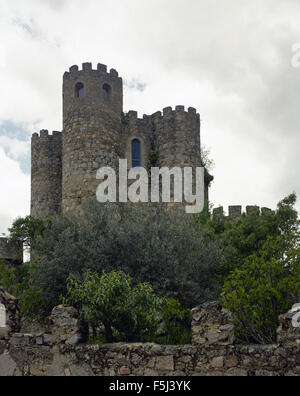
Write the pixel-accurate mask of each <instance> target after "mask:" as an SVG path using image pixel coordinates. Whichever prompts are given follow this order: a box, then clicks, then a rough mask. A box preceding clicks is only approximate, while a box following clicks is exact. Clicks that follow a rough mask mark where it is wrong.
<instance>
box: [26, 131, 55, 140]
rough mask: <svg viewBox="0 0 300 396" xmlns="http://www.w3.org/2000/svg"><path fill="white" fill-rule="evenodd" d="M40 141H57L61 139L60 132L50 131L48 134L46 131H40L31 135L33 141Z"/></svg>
mask: <svg viewBox="0 0 300 396" xmlns="http://www.w3.org/2000/svg"><path fill="white" fill-rule="evenodd" d="M41 139H48V140H50V141H51V140H52V139H55V140H59V139H62V132H59V131H52V134H50V133H49V131H48V130H47V129H42V130H40V132H39V133H37V132H35V133H33V134H32V140H33V141H39V140H41Z"/></svg>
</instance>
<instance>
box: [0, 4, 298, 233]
mask: <svg viewBox="0 0 300 396" xmlns="http://www.w3.org/2000/svg"><path fill="white" fill-rule="evenodd" d="M299 20H300V2H299V0H276V1H274V0H252V1H249V0H114V1H112V0H26V1H24V0H0V82H1V84H0V94H1V99H0V183H1V195H0V232H2V233H4V232H6V229H7V227H8V226H9V225H10V224H11V222H12V220H13V219H14V218H16V217H17V216H23V215H25V214H29V207H30V137H31V134H32V133H34V132H36V131H39V130H40V129H49V130H51V131H52V130H61V129H62V98H61V85H62V75H63V73H64V71H66V70H68V68H69V66H71V65H73V64H78V65H80V64H81V63H83V62H87V61H89V62H93V65H94V67H96V64H97V63H98V62H100V63H104V64H106V65H108V67H109V68H115V69H117V70H118V72H119V74H120V75H121V76H122V77H123V79H124V84H125V89H124V110H125V111H127V110H138V112H139V116H142V115H143V114H152V113H154V112H156V111H158V110H161V109H162V108H164V107H166V106H175V105H185V106H186V107H189V106H193V107H196V108H197V110H198V111H199V112H200V114H201V119H202V131H201V136H202V143H203V144H204V145H205V146H206V147H209V148H211V157H212V158H213V159H214V161H215V168H214V171H213V174H214V176H215V181H214V183H213V185H212V188H211V201H212V203H213V204H214V205H215V206H219V205H223V206H224V207H227V206H228V205H236V204H242V205H243V206H245V205H254V204H257V205H259V206H268V207H270V208H275V206H276V203H277V202H278V201H279V200H281V199H282V198H284V197H285V196H286V195H288V194H290V193H291V192H293V191H296V192H297V193H298V195H299V196H300V178H299V176H298V171H299V164H300V158H299V147H300V111H299V110H300V68H295V67H293V66H292V62H291V59H292V56H293V53H292V46H293V45H294V44H295V43H300V23H299ZM298 208H300V206H298Z"/></svg>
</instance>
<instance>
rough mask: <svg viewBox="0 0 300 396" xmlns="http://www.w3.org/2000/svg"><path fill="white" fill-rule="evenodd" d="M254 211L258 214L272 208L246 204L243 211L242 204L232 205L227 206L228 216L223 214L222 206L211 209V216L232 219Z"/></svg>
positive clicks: (269, 210)
mask: <svg viewBox="0 0 300 396" xmlns="http://www.w3.org/2000/svg"><path fill="white" fill-rule="evenodd" d="M254 211H255V212H256V213H257V214H259V215H263V214H264V213H268V212H272V210H271V209H269V208H260V207H259V206H255V205H251V206H246V208H245V211H243V207H242V205H234V206H228V216H225V214H224V208H223V206H220V207H218V208H215V209H213V216H214V217H228V218H230V219H232V220H238V219H239V218H240V217H242V215H243V214H245V215H249V214H251V213H253V212H254Z"/></svg>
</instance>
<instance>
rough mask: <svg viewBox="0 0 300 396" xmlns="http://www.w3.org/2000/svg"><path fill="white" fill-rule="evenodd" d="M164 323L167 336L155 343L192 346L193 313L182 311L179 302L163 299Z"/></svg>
mask: <svg viewBox="0 0 300 396" xmlns="http://www.w3.org/2000/svg"><path fill="white" fill-rule="evenodd" d="M162 321H163V324H164V326H165V329H166V334H167V335H166V336H165V337H161V338H156V339H155V340H153V341H156V342H157V343H161V344H166V345H170V344H173V345H186V344H191V342H192V339H191V338H192V337H191V336H192V334H191V311H190V310H189V309H182V307H181V305H180V303H179V301H177V300H174V299H172V298H164V299H162Z"/></svg>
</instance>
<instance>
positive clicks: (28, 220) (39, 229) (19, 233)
mask: <svg viewBox="0 0 300 396" xmlns="http://www.w3.org/2000/svg"><path fill="white" fill-rule="evenodd" d="M50 223H51V219H50V218H49V217H48V218H45V219H42V218H38V217H33V216H26V217H25V218H18V219H16V220H15V221H14V222H13V225H12V227H11V228H10V229H9V232H10V240H11V241H13V242H21V243H23V246H24V247H27V248H33V247H34V244H35V242H36V241H37V239H38V238H39V237H41V236H42V235H43V232H44V231H45V230H46V228H47V227H49V225H50Z"/></svg>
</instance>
